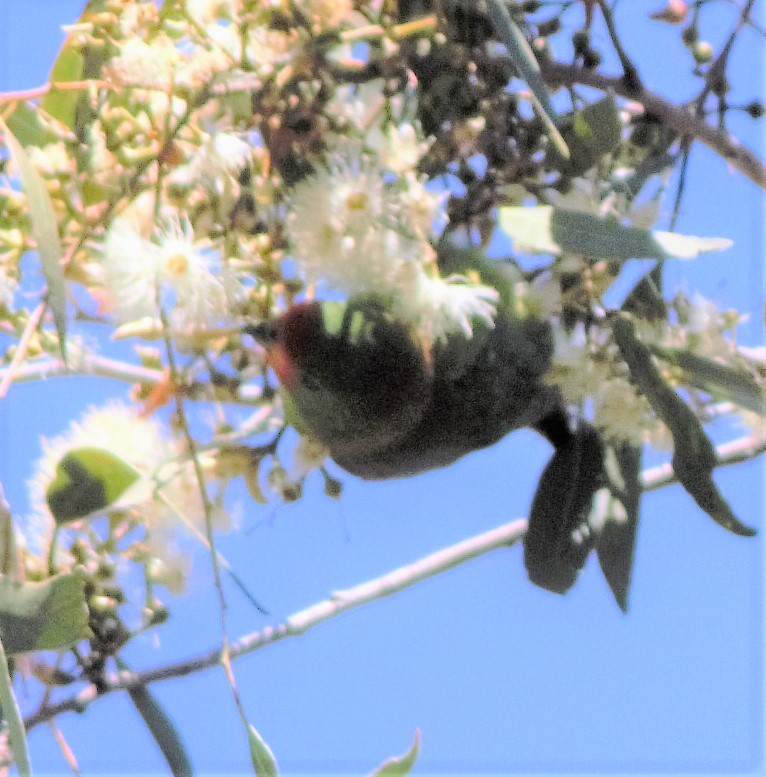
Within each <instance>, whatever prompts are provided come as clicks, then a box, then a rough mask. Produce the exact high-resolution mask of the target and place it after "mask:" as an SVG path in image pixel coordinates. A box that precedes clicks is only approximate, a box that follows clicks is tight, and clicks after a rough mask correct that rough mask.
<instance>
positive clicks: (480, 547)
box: [24, 437, 766, 731]
mask: <svg viewBox="0 0 766 777" xmlns="http://www.w3.org/2000/svg"><path fill="white" fill-rule="evenodd" d="M764 452H766V439H764V438H761V437H743V438H741V439H738V440H734V441H732V442H729V443H724V444H723V445H720V446H719V447H718V448H716V453H717V456H718V466H727V465H731V464H739V463H742V462H744V461H749V460H750V459H754V458H755V457H756V456H759V455H760V454H762V453H764ZM675 481H676V477H675V475H674V474H673V470H672V468H671V466H670V465H669V464H667V465H663V466H660V467H653V468H652V469H648V470H645V471H644V473H643V474H642V476H641V487H642V490H643V491H655V490H657V489H660V488H664V487H665V486H668V485H670V484H672V483H674V482H675ZM526 528H527V522H526V520H525V519H523V518H521V519H518V520H515V521H511V522H510V523H506V524H504V525H502V526H499V527H498V528H496V529H491V530H490V531H487V532H484V533H483V534H479V535H476V536H475V537H471V538H469V539H467V540H463V541H462V542H458V543H456V544H455V545H451V546H450V547H448V548H444V549H443V550H439V551H436V553H432V554H430V555H428V556H425V557H424V558H421V559H419V560H417V561H415V562H413V563H412V564H408V565H407V566H403V567H399V568H398V569H394V570H393V571H391V572H388V573H386V574H384V575H381V576H380V577H376V578H374V579H373V580H368V581H367V582H364V583H360V584H359V585H356V586H353V587H352V588H346V589H344V590H341V591H336V592H334V593H333V594H331V595H330V596H329V597H328V598H326V599H323V600H322V601H319V602H316V603H315V604H312V605H310V606H308V607H306V608H305V609H304V610H300V611H299V612H296V613H294V614H293V615H290V616H289V617H287V618H286V619H285V620H284V621H283V622H282V623H280V624H277V625H276V626H266V627H265V628H264V629H262V630H261V631H256V632H253V633H251V634H248V635H246V636H244V637H241V638H240V639H238V640H237V641H236V642H233V643H231V645H230V646H229V651H228V652H229V657H230V658H231V659H235V658H240V657H241V656H244V655H247V654H248V653H253V652H255V651H256V650H260V649H261V648H264V647H266V646H267V645H271V644H273V643H275V642H279V641H280V640H282V639H285V638H286V637H297V636H300V635H301V634H304V633H305V632H306V631H308V630H309V629H313V628H314V627H316V626H319V625H320V624H322V623H324V622H325V621H328V620H331V619H332V618H335V617H337V616H338V615H341V614H342V613H344V612H347V611H348V610H352V609H355V608H357V607H362V606H363V605H366V604H370V603H372V602H374V601H377V600H378V599H383V598H384V597H386V596H392V595H393V594H396V593H399V591H404V590H405V589H407V588H411V587H412V586H414V585H417V584H418V583H420V582H422V581H423V580H426V579H428V578H429V577H436V576H437V575H440V574H442V573H444V572H447V571H449V570H450V569H453V568H455V567H458V566H460V565H461V564H465V563H466V562H468V561H471V560H472V559H475V558H478V557H479V556H482V555H484V554H485V553H489V552H490V551H493V550H497V549H498V548H505V547H509V546H511V545H514V544H516V543H517V542H520V541H521V540H522V539H523V538H524V534H525V532H526ZM220 663H221V651H220V650H212V651H210V652H208V653H204V654H202V655H200V656H197V657H196V658H190V659H187V660H185V661H179V662H177V663H174V664H167V665H166V666H161V667H157V668H156V669H149V670H146V671H143V672H129V671H121V672H115V673H113V674H111V675H108V676H107V677H106V678H104V682H103V685H102V686H101V688H100V689H99V690H96V687H95V686H94V685H89V686H87V687H86V688H84V689H83V690H82V691H80V692H79V693H77V694H76V695H74V696H71V697H69V698H67V699H64V700H62V701H60V702H57V703H55V704H46V705H43V706H41V707H40V709H38V710H37V711H36V712H34V713H32V714H31V715H29V716H27V717H26V718H25V719H24V723H25V725H26V728H27V730H28V731H29V730H31V729H32V728H34V727H35V726H38V725H40V724H41V723H45V722H47V721H49V720H52V719H53V718H55V717H57V716H58V715H60V714H61V713H62V712H83V711H84V710H85V709H86V708H87V707H88V705H89V704H91V703H92V702H94V701H96V699H98V698H99V697H100V696H104V695H106V694H108V693H113V692H115V691H124V690H129V689H131V688H137V687H143V686H146V685H149V684H150V683H154V682H158V681H159V680H170V679H172V678H176V677H185V676H186V675H190V674H194V673H195V672H200V671H202V670H204V669H209V668H211V667H214V666H218V665H220Z"/></svg>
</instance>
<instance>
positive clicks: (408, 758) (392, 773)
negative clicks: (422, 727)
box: [369, 729, 420, 777]
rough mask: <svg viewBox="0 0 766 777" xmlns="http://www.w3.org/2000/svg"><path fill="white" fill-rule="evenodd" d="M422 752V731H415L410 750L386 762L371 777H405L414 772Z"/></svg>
mask: <svg viewBox="0 0 766 777" xmlns="http://www.w3.org/2000/svg"><path fill="white" fill-rule="evenodd" d="M419 752H420V731H418V729H415V737H414V739H413V740H412V744H411V745H410V749H409V750H408V751H407V752H406V753H404V754H403V755H397V756H393V757H392V758H389V759H387V760H386V761H384V762H383V763H382V764H381V765H380V766H379V767H378V768H377V769H376V770H375V771H374V772H371V773H370V775H369V777H405V775H407V774H409V773H410V772H411V771H412V767H413V766H414V765H415V761H416V759H417V757H418V754H419Z"/></svg>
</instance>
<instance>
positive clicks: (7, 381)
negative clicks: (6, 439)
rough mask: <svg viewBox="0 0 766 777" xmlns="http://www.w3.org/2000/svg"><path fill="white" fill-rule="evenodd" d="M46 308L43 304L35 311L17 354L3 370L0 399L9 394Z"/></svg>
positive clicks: (19, 344)
mask: <svg viewBox="0 0 766 777" xmlns="http://www.w3.org/2000/svg"><path fill="white" fill-rule="evenodd" d="M45 307H46V305H45V303H44V302H41V303H40V304H39V305H38V306H37V307H36V308H35V309H34V311H33V312H32V315H31V316H30V317H29V320H28V321H27V324H26V326H25V327H24V331H23V333H22V335H21V338H20V339H19V343H18V345H17V346H16V353H14V354H13V359H11V363H10V364H9V365H8V368H7V369H6V370H3V372H4V373H5V374H4V375H3V376H2V380H0V399H2V398H3V397H4V396H5V395H6V394H7V393H8V389H9V388H10V386H11V383H12V382H13V379H14V375H15V374H16V373H17V372H18V371H19V369H20V368H21V364H22V362H23V361H24V359H25V357H26V355H27V348H29V341H30V340H31V339H32V335H33V334H34V333H35V332H36V331H37V327H39V326H40V322H41V321H42V319H43V315H44V314H45Z"/></svg>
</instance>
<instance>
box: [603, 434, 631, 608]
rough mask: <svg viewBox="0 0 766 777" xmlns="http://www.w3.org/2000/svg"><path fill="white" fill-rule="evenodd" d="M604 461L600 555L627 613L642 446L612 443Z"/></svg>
mask: <svg viewBox="0 0 766 777" xmlns="http://www.w3.org/2000/svg"><path fill="white" fill-rule="evenodd" d="M604 460H605V465H606V466H605V470H606V475H607V479H608V480H609V494H608V497H607V502H606V504H605V505H603V509H604V516H603V518H604V525H603V527H602V528H601V531H600V533H599V537H598V545H597V547H596V556H597V557H598V563H599V565H600V567H601V571H602V572H603V573H604V577H605V578H606V581H607V583H608V584H609V588H610V589H611V591H612V594H613V595H614V598H615V600H616V601H617V604H618V605H619V606H620V609H621V610H622V611H623V612H627V609H628V594H629V592H630V581H631V577H632V575H633V554H634V551H635V545H636V533H637V531H638V519H639V503H640V500H641V483H640V480H639V475H640V472H641V449H640V448H638V447H634V446H632V445H630V444H628V443H624V444H623V445H620V446H610V447H608V448H607V452H606V456H605V459H604Z"/></svg>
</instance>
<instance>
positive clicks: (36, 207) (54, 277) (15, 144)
mask: <svg viewBox="0 0 766 777" xmlns="http://www.w3.org/2000/svg"><path fill="white" fill-rule="evenodd" d="M0 130H3V131H4V133H5V142H6V144H7V146H8V150H9V151H10V153H11V156H12V157H13V159H14V160H15V162H16V164H17V165H18V168H19V175H20V177H21V186H22V188H23V189H24V193H25V194H26V196H27V206H28V207H29V220H30V222H31V226H32V234H33V235H34V238H35V241H36V243H37V253H38V254H39V256H40V263H41V265H42V268H43V275H44V276H45V281H46V283H47V284H48V305H49V306H50V309H51V312H52V313H53V322H54V324H55V325H56V331H57V332H58V336H59V343H60V347H61V355H62V357H63V358H64V360H66V289H65V284H64V268H63V267H62V266H61V258H62V256H63V253H64V251H63V248H62V247H61V239H60V237H59V232H58V225H57V223H56V214H55V213H54V211H53V203H52V202H51V198H50V195H49V194H48V190H47V189H46V188H45V182H44V181H43V179H42V178H41V177H40V175H39V174H38V172H37V170H35V167H34V165H33V164H32V162H31V160H30V159H29V157H28V156H27V152H26V151H25V150H24V147H23V146H22V145H21V143H19V141H18V140H17V139H16V137H15V136H14V134H13V133H12V132H11V130H10V129H9V128H8V126H7V125H6V124H5V122H3V120H2V118H0Z"/></svg>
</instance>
